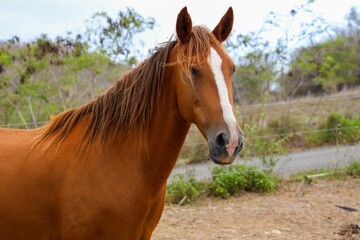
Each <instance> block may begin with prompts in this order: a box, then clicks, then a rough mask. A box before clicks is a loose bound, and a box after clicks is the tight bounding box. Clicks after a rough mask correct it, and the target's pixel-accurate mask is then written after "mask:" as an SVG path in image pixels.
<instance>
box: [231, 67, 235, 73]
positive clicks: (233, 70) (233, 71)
mask: <svg viewBox="0 0 360 240" xmlns="http://www.w3.org/2000/svg"><path fill="white" fill-rule="evenodd" d="M235 71H236V67H235V66H234V67H233V69H232V72H231V74H234V73H235Z"/></svg>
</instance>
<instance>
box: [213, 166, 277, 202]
mask: <svg viewBox="0 0 360 240" xmlns="http://www.w3.org/2000/svg"><path fill="white" fill-rule="evenodd" d="M212 176H213V179H212V182H211V184H210V187H209V190H210V193H211V194H212V195H214V196H217V197H221V198H228V197H230V196H231V195H234V194H235V193H237V192H240V191H249V192H250V191H251V192H268V191H273V190H275V189H276V188H277V179H276V178H275V177H273V176H272V175H271V174H269V173H265V172H261V171H260V170H259V169H258V168H257V167H253V166H246V165H231V166H229V167H228V168H223V167H215V168H214V169H213V171H212Z"/></svg>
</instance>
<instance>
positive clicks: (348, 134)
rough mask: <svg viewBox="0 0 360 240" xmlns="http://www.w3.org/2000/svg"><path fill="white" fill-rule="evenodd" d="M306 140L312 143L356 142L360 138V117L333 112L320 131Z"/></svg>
mask: <svg viewBox="0 0 360 240" xmlns="http://www.w3.org/2000/svg"><path fill="white" fill-rule="evenodd" d="M306 140H307V143H308V144H310V145H321V144H324V143H331V144H346V143H356V142H358V141H359V140H360V119H348V118H346V117H345V116H343V115H342V114H340V113H331V114H329V116H328V118H327V120H326V121H325V122H324V123H323V124H321V126H320V128H319V132H318V133H315V134H312V135H309V136H308V137H307V138H306Z"/></svg>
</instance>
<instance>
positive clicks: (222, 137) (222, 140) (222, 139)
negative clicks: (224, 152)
mask: <svg viewBox="0 0 360 240" xmlns="http://www.w3.org/2000/svg"><path fill="white" fill-rule="evenodd" d="M229 142H230V141H229V138H228V137H227V136H226V134H224V133H219V134H218V135H216V137H215V143H216V145H218V146H220V147H224V148H226V144H228V143H229Z"/></svg>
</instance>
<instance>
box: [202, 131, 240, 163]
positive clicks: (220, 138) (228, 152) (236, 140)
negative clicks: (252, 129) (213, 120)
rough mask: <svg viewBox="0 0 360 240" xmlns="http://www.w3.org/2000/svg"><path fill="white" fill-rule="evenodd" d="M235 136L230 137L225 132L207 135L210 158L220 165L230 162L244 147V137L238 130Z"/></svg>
mask: <svg viewBox="0 0 360 240" xmlns="http://www.w3.org/2000/svg"><path fill="white" fill-rule="evenodd" d="M236 135H237V136H236V137H230V134H228V133H226V132H219V133H217V134H216V135H215V136H214V137H210V138H209V137H208V143H209V150H210V158H211V160H212V161H213V162H214V163H216V164H220V165H226V164H230V163H232V162H233V161H234V160H235V159H236V157H237V155H238V154H239V153H240V151H241V150H242V149H243V147H244V137H243V135H242V134H241V133H240V132H237V133H236Z"/></svg>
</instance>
